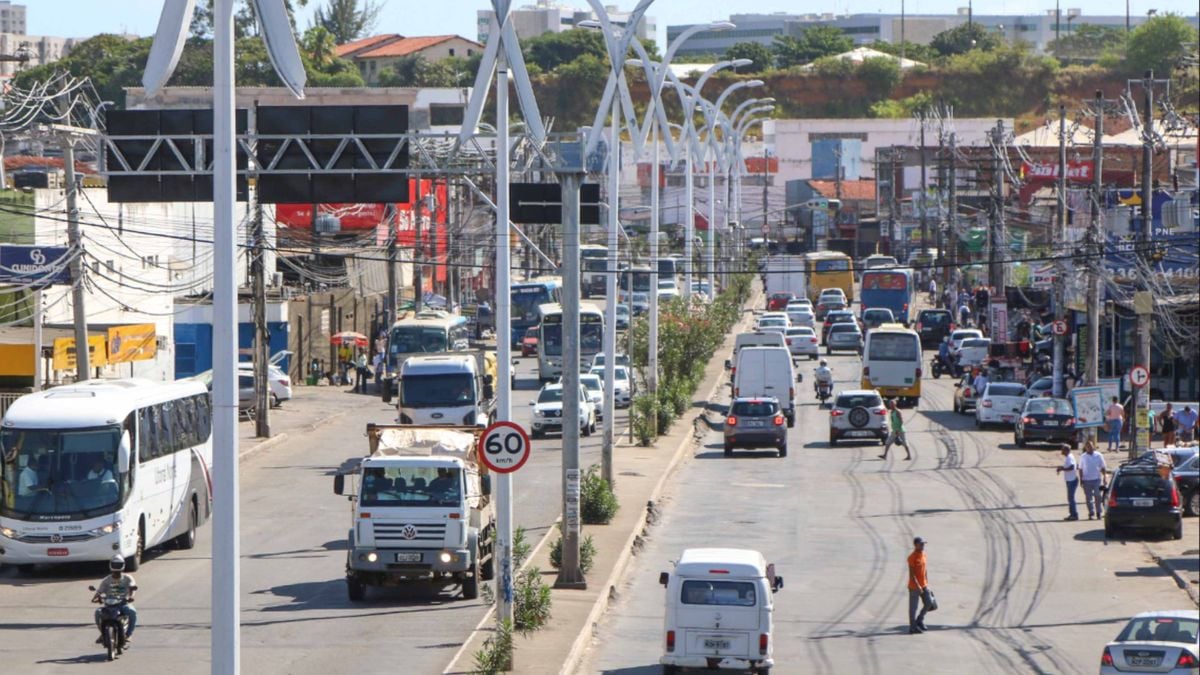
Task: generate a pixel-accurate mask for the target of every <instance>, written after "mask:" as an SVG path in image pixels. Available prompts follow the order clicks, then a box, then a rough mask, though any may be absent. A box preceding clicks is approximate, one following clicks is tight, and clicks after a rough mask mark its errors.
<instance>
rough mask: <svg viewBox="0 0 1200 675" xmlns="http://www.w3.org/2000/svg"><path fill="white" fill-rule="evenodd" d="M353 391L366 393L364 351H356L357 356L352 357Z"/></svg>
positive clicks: (365, 356)
mask: <svg viewBox="0 0 1200 675" xmlns="http://www.w3.org/2000/svg"><path fill="white" fill-rule="evenodd" d="M354 393H356V394H365V393H367V353H366V352H365V351H363V352H359V353H358V358H356V359H354Z"/></svg>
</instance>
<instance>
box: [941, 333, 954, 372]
mask: <svg viewBox="0 0 1200 675" xmlns="http://www.w3.org/2000/svg"><path fill="white" fill-rule="evenodd" d="M938 359H940V360H941V362H942V368H943V369H944V370H946V371H950V370H951V369H950V336H949V335H947V336H946V337H944V338H942V342H941V344H939V345H938Z"/></svg>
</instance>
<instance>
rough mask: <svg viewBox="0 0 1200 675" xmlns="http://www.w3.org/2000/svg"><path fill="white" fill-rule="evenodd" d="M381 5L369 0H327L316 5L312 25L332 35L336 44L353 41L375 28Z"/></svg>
mask: <svg viewBox="0 0 1200 675" xmlns="http://www.w3.org/2000/svg"><path fill="white" fill-rule="evenodd" d="M380 9H381V6H380V5H379V4H378V3H375V2H371V0H363V2H362V4H361V6H360V4H359V1H358V0H328V3H327V4H326V5H325V6H324V7H318V8H317V13H316V15H315V16H313V26H320V27H322V28H324V29H325V30H327V31H329V33H330V34H331V35H333V39H334V41H335V42H337V44H339V45H344V44H346V43H347V42H353V41H354V40H357V39H359V38H361V37H363V36H365V35H367V34H369V33H370V32H371V31H373V30H374V29H375V24H377V23H378V22H379V10H380Z"/></svg>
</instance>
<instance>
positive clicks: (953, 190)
mask: <svg viewBox="0 0 1200 675" xmlns="http://www.w3.org/2000/svg"><path fill="white" fill-rule="evenodd" d="M956 140H957V137H956V135H955V133H954V132H953V131H951V132H950V163H949V166H948V167H947V172H948V173H949V174H950V177H949V181H950V199H949V201H950V205H949V208H948V209H947V210H948V212H949V213H948V214H947V216H946V222H947V224H948V229H949V232H948V234H949V235H950V246H951V247H952V248H951V249H950V250H951V251H953V254H952V255H951V256H950V264H951V265H952V266H953V267H954V269H956V270H957V269H959V267H958V155H957V150H956V147H955V142H956ZM943 243H944V242H943ZM938 250H939V251H940V250H941V247H940V246H939V247H938ZM941 260H942V263H941V264H942V288H949V287H950V269H949V268H948V267H946V265H945V258H944V257H943V258H941ZM946 309H949V310H953V309H954V308H953V307H947V308H946Z"/></svg>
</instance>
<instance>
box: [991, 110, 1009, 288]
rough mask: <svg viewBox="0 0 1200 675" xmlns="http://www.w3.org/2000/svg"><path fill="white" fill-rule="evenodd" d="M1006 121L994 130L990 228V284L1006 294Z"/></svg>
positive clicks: (1001, 122) (1000, 122)
mask: <svg viewBox="0 0 1200 675" xmlns="http://www.w3.org/2000/svg"><path fill="white" fill-rule="evenodd" d="M1003 142H1004V121H1003V120H996V127H995V128H994V129H992V208H993V211H992V226H991V227H990V228H988V234H989V237H988V239H989V241H988V283H989V284H990V285H991V286H992V288H993V290H994V292H995V293H1000V294H1003V293H1004V285H1005V284H1004V281H1005V272H1006V270H1005V269H1004V262H1003V259H1002V258H1001V257H1000V253H999V249H1000V248H1001V247H1003V246H1004V240H1005V237H1004V201H1005V190H1004V158H1003V156H1002V155H1001V153H1002V152H1004V148H1003V147H1002V145H1001V144H1002V143H1003Z"/></svg>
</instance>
